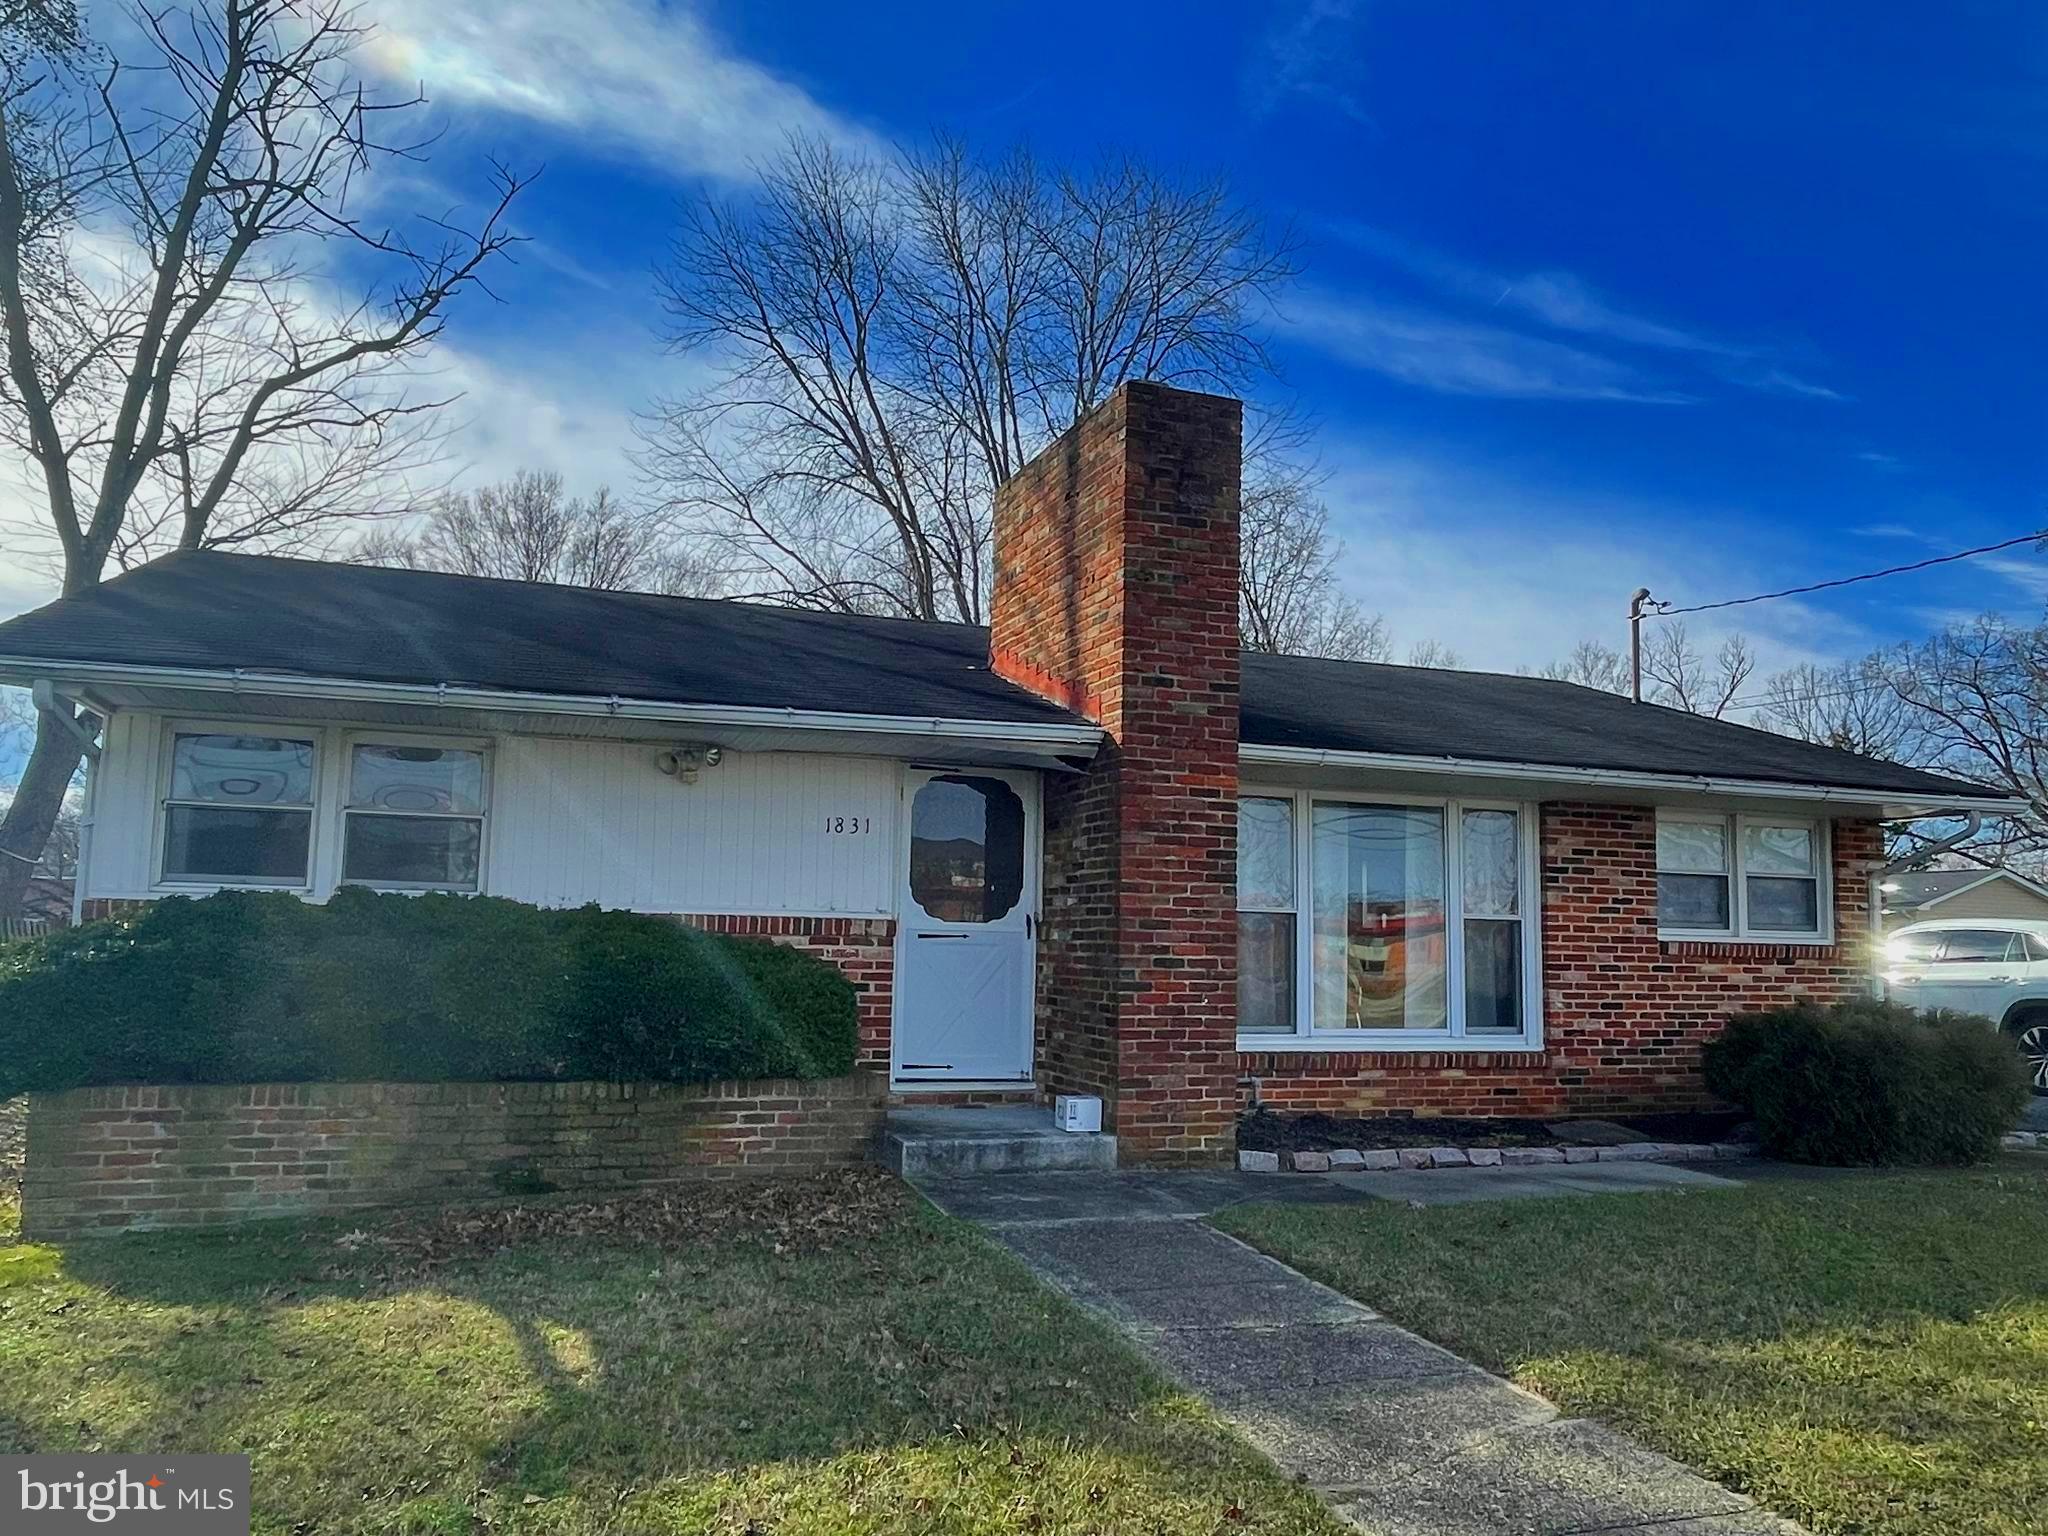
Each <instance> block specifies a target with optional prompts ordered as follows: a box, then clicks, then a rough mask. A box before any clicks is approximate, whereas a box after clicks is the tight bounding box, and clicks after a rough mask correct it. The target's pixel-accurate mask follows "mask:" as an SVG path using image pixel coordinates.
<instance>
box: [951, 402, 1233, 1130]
mask: <svg viewBox="0 0 2048 1536" xmlns="http://www.w3.org/2000/svg"><path fill="white" fill-rule="evenodd" d="M1242 451H1243V407H1242V405H1241V404H1240V403H1239V402H1238V401H1236V400H1231V399H1226V398H1224V397H1222V396H1218V395H1199V394H1191V393H1188V392H1187V391H1185V390H1178V389H1169V388H1167V387H1166V386H1164V385H1160V384H1150V383H1133V384H1126V385H1124V386H1123V387H1122V388H1120V389H1119V390H1118V391H1117V392H1116V393H1115V394H1114V395H1113V396H1111V397H1110V398H1109V399H1108V400H1107V401H1105V402H1104V403H1103V404H1102V405H1100V406H1098V407H1097V408H1096V409H1095V410H1094V411H1092V412H1090V413H1089V415H1088V416H1087V417H1086V418H1085V419H1083V420H1082V421H1081V422H1080V424H1079V425H1077V426H1076V427H1074V428H1073V429H1072V430H1071V431H1069V432H1068V433H1067V434H1066V435H1065V436H1063V437H1062V438H1060V440H1059V441H1058V442H1056V443H1054V444H1053V445H1052V446H1051V447H1050V448H1048V449H1047V450H1046V451H1045V452H1044V453H1042V454H1041V455H1039V457H1038V458H1037V459H1035V460H1033V461H1032V462H1031V463H1030V464H1029V465H1027V466H1026V467H1025V468H1024V469H1023V470H1022V471H1021V472H1019V473H1018V474H1017V475H1016V476H1015V477H1014V478H1013V479H1011V480H1010V481H1009V482H1008V483H1007V484H1006V485H1004V486H1003V487H1002V489H1001V490H1000V491H998V492H997V493H996V506H995V564H996V570H995V592H994V602H993V608H992V618H991V626H990V636H989V648H990V652H991V661H992V664H993V665H994V667H995V670H996V671H997V672H999V673H1001V674H1002V675H1003V676H1004V677H1007V678H1010V679H1011V680H1012V681H1014V682H1018V683H1021V684H1023V685H1024V686H1025V687H1027V688H1030V689H1032V690H1033V691H1034V692H1036V693H1038V694H1040V695H1042V696H1043V697H1045V698H1048V699H1052V700H1054V701H1055V702H1057V703H1060V704H1063V705H1065V706H1067V707H1068V708H1070V709H1073V710H1076V711H1078V712H1079V713H1081V714H1084V715H1086V716H1087V717H1088V718H1089V719H1091V720H1096V721H1099V722H1100V723H1101V724H1102V726H1103V728H1104V730H1105V731H1106V732H1107V734H1108V737H1109V741H1108V743H1107V744H1106V745H1105V747H1104V748H1103V750H1102V752H1101V753H1100V755H1099V756H1098V757H1097V758H1096V759H1095V761H1094V763H1093V764H1092V765H1091V766H1090V767H1089V769H1088V770H1087V771H1086V772H1085V773H1081V774H1076V775H1049V776H1048V780H1047V784H1046V806H1045V834H1046V835H1045V844H1046V848H1045V854H1046V862H1045V912H1044V922H1043V925H1042V930H1041V932H1042V941H1041V944H1040V948H1039V967H1038V986H1039V996H1038V1059H1039V1074H1040V1081H1041V1083H1042V1084H1043V1085H1044V1086H1045V1087H1046V1088H1048V1089H1050V1090H1052V1091H1054V1092H1075V1093H1099V1094H1101V1095H1102V1097H1103V1100H1104V1104H1105V1109H1106V1112H1107V1118H1108V1120H1109V1121H1110V1122H1111V1124H1112V1125H1113V1128H1114V1129H1115V1131H1116V1134H1117V1138H1118V1150H1119V1154H1120V1155H1121V1156H1122V1158H1123V1159H1124V1160H1125V1161H1127V1162H1141V1163H1178V1164H1205V1163H1222V1162H1227V1161H1228V1160H1229V1159H1230V1157H1231V1154H1232V1151H1233V1148H1234V1145H1235V1137H1234V1131H1235V1124H1236V1113H1237V1101H1236V1095H1237V1050H1236V1040H1237V702H1238V670H1239V667H1238V649H1239V640H1238V627H1237V602H1238V512H1239V496H1240V490H1241V486H1240V479H1241V468H1242V466H1241V459H1242Z"/></svg>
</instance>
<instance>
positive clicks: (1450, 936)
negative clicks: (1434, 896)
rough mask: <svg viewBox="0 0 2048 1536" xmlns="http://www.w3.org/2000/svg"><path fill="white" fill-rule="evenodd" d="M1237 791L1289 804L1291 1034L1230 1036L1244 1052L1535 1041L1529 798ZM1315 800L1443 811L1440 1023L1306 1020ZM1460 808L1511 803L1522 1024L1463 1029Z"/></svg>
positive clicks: (1538, 981)
mask: <svg viewBox="0 0 2048 1536" xmlns="http://www.w3.org/2000/svg"><path fill="white" fill-rule="evenodd" d="M1238 794H1239V796H1240V797H1241V798H1244V799H1248V800H1249V799H1259V800H1287V801H1291V802H1292V803H1293V805H1294V907H1295V916H1294V922H1295V928H1294V1014H1295V1033H1293V1034H1292V1035H1277V1034H1276V1035H1247V1034H1240V1035H1239V1036H1238V1037H1237V1048H1238V1049H1239V1050H1240V1051H1245V1052H1261V1051H1264V1052H1274V1051H1312V1052H1321V1053H1324V1054H1329V1053H1331V1052H1374V1053H1385V1054H1397V1053H1408V1054H1414V1053H1416V1052H1424V1053H1432V1054H1442V1053H1444V1052H1456V1053H1459V1054H1466V1053H1473V1052H1488V1051H1491V1052H1498V1053H1503V1054H1506V1053H1526V1052H1529V1051H1539V1050H1541V1049H1542V1048H1543V921H1542V917H1543V885H1542V860H1541V856H1540V851H1539V850H1540V846H1541V843H1540V839H1541V831H1540V818H1539V814H1538V808H1537V806H1536V805H1535V804H1534V803H1533V802H1525V801H1518V800H1496V799H1460V798H1445V797H1443V796H1432V795H1397V794H1382V793H1377V792H1373V791H1366V790H1349V789H1346V790H1335V789H1284V788H1278V787H1271V786H1258V785H1251V784H1246V785H1242V786H1240V788H1239V790H1238ZM1318 803H1321V804H1324V805H1338V804H1343V805H1391V806H1413V807H1420V808H1424V809H1429V810H1437V811H1441V812H1443V816H1444V922H1445V926H1446V933H1445V980H1444V988H1445V994H1446V998H1445V1001H1446V1010H1445V1011H1446V1027H1445V1028H1443V1029H1441V1030H1419V1029H1328V1030H1319V1029H1317V1028H1316V1025H1315V946H1314V942H1313V941H1314V931H1313V930H1314V924H1315V900H1314V892H1315V885H1314V874H1315V871H1314V860H1315V830H1314V809H1315V806H1316V805H1317V804H1318ZM1467 811H1512V812H1514V813H1515V815H1516V817H1517V822H1516V826H1517V828H1518V829H1519V833H1520V837H1521V850H1520V853H1521V857H1520V863H1519V868H1518V873H1519V875H1520V878H1521V884H1520V889H1519V891H1518V893H1517V894H1518V897H1519V905H1520V908H1521V911H1520V913H1519V917H1520V921H1521V924H1522V1033H1520V1034H1519V1035H1467V1034H1466V1033H1465V865H1464V825H1465V812H1467Z"/></svg>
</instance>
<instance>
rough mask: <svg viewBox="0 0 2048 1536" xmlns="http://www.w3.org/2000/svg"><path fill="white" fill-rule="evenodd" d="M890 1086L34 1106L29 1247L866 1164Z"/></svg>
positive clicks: (163, 1096)
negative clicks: (433, 1203) (416, 1204)
mask: <svg viewBox="0 0 2048 1536" xmlns="http://www.w3.org/2000/svg"><path fill="white" fill-rule="evenodd" d="M882 1087H883V1080H882V1079H881V1078H880V1077H878V1076H876V1075H874V1074H872V1073H862V1074H858V1075H856V1076H853V1077H843V1078H832V1079H828V1080H825V1081H821V1082H780V1081H777V1082H758V1083H711V1084H706V1085H703V1086H695V1085H686V1084H676V1083H294V1084H281V1085H268V1086H264V1085H257V1086H197V1087H134V1088H81V1089H78V1090H77V1091H75V1092H72V1093H62V1094H46V1095H39V1096H37V1097H34V1098H32V1099H31V1100H30V1102H29V1116H28V1158H27V1163H26V1165H25V1167H24V1168H23V1171H22V1184H21V1194H22V1231H23V1233H24V1234H25V1235H26V1236H28V1237H30V1238H33V1239H36V1240H39V1241H50V1240H64V1239H67V1238H73V1237H85V1236H96V1235H102V1234H109V1233H114V1232H121V1231H128V1230H140V1229H149V1228H158V1227H211V1226H224V1225H230V1224H233V1223H235V1222H241V1221H254V1220H259V1219H261V1218H264V1217H272V1216H296V1215H306V1214H315V1213H319V1212H322V1211H337V1210H349V1209H355V1208H360V1207H369V1206H384V1205H399V1204H405V1203H408V1202H413V1201H423V1200H474V1199H486V1198H489V1197H491V1196H495V1195H505V1194H531V1193H537V1192H541V1191H545V1190H550V1189H559V1190H604V1189H632V1188H643V1187H649V1186H658V1185H666V1184H678V1183H685V1182H689V1181H693V1180H701V1179H707V1178H732V1177H736V1176H739V1175H743V1174H759V1173H772V1172H787V1171H798V1170H806V1169H814V1168H826V1167H836V1166H841V1165H845V1164H851V1163H858V1162H860V1161H862V1160H863V1159H864V1158H865V1157H866V1156H867V1155H868V1150H869V1148H870V1146H871V1145H872V1143H873V1141H874V1138H875V1136H876V1134H877V1132H878V1130H879V1127H880V1121H881V1105H882Z"/></svg>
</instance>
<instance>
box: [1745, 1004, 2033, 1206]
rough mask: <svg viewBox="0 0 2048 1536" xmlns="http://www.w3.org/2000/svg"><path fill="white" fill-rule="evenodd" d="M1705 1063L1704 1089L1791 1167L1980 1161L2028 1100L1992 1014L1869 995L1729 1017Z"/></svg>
mask: <svg viewBox="0 0 2048 1536" xmlns="http://www.w3.org/2000/svg"><path fill="white" fill-rule="evenodd" d="M1704 1064H1705V1068H1706V1079H1707V1087H1708V1089H1709V1090H1711V1091H1712V1092H1713V1093H1714V1094H1716V1095H1717V1096H1718V1097H1720V1098H1723V1099H1726V1100H1728V1101H1729V1102H1730V1103H1733V1104H1739V1105H1741V1106H1743V1107H1744V1108H1745V1109H1747V1110H1749V1112H1750V1113H1751V1114H1752V1115H1754V1116H1755V1117H1756V1125H1757V1133H1758V1136H1759V1138H1760V1139H1761V1140H1762V1142H1763V1146H1764V1149H1765V1150H1766V1151H1768V1152H1770V1153H1771V1154H1772V1155H1773V1156H1776V1157H1782V1158H1785V1159H1788V1160H1789V1161H1792V1162H1799V1163H1827V1164H1833V1165H1837V1166H1844V1167H1858V1166H1870V1165H1878V1164H1926V1165H1953V1164H1962V1163H1981V1162H1984V1161H1987V1160H1988V1159H1990V1158H1991V1157H1993V1156H1994V1155H1996V1153H1997V1151H1998V1147H1999V1139H2000V1138H2001V1137H2002V1136H2004V1135H2005V1133H2006V1132H2008V1131H2010V1130H2011V1129H2012V1128H2013V1127H2014V1126H2015V1125H2017V1124H2018V1123H2019V1118H2020V1114H2021V1112H2022V1111H2023V1110H2024V1109H2025V1107H2026V1104H2027V1101H2028V1099H2029V1097H2030V1096H2031V1090H2030V1088H2029V1086H2028V1082H2027V1075H2026V1070H2025V1067H2024V1066H2023V1065H2022V1063H2021V1060H2020V1054H2019V1052H2018V1051H2016V1050H2014V1049H2013V1043H2012V1041H2011V1040H2009V1039H2006V1038H2005V1037H2004V1036H2002V1035H2000V1034H1999V1033H1998V1030H1997V1028H1996V1027H1995V1026H1994V1025H1993V1024H1992V1023H1991V1021H1990V1020H1988V1019H1983V1018H1979V1017H1977V1016H1976V1015H1974V1014H1963V1013H1951V1012H1946V1011H1935V1012H1931V1013H1920V1012H1917V1011H1916V1010H1914V1009H1911V1008H1908V1007H1905V1006H1903V1005H1901V1004H1898V1003H1886V1002H1878V1001H1876V1000H1875V999H1871V1000H1868V1001H1859V1002H1851V1003H1838V1004H1836V1005H1835V1006H1833V1007H1831V1008H1821V1007H1818V1006H1816V1005H1814V1004H1811V1003H1801V1004H1797V1005H1795V1006H1793V1007H1790V1008H1778V1009H1773V1010H1770V1011H1768V1012H1764V1013H1750V1014H1741V1015H1738V1016H1737V1017H1735V1018H1732V1019H1730V1020H1729V1021H1728V1028H1727V1031H1726V1033H1724V1034H1723V1035H1722V1036H1721V1037H1720V1038H1719V1039H1718V1040H1715V1041H1712V1042H1711V1043H1710V1044H1708V1046H1707V1047H1706V1050H1705V1058H1704Z"/></svg>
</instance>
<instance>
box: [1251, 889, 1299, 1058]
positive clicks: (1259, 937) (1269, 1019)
mask: <svg viewBox="0 0 2048 1536" xmlns="http://www.w3.org/2000/svg"><path fill="white" fill-rule="evenodd" d="M1294 923H1295V918H1294V914H1293V913H1292V912H1240V913H1238V914H1237V1028H1238V1032H1239V1033H1240V1034H1246V1035H1291V1034H1294V1033H1295V1022H1294Z"/></svg>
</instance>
